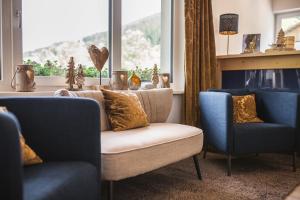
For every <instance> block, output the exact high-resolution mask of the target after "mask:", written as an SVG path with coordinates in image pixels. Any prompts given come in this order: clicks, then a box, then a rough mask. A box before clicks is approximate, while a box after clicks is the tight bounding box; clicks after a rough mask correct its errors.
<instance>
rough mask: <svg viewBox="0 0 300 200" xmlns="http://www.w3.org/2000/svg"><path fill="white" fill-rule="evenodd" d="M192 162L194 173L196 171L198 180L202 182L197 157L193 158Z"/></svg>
mask: <svg viewBox="0 0 300 200" xmlns="http://www.w3.org/2000/svg"><path fill="white" fill-rule="evenodd" d="M193 160H194V164H195V168H196V171H197V176H198V179H199V180H202V175H201V171H200V166H199V161H198V157H197V155H194V156H193Z"/></svg>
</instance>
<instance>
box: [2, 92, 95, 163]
mask: <svg viewBox="0 0 300 200" xmlns="http://www.w3.org/2000/svg"><path fill="white" fill-rule="evenodd" d="M0 105H1V106H6V107H7V109H8V110H9V111H11V112H12V113H14V114H15V115H16V116H17V118H18V120H19V122H20V125H21V128H22V134H23V136H24V138H25V139H26V143H28V144H29V146H30V147H31V148H32V149H33V150H35V151H36V152H37V154H38V155H39V156H40V157H41V158H42V159H43V160H44V161H46V162H47V161H86V162H89V163H91V164H93V165H95V166H96V167H97V168H99V162H100V161H99V157H100V128H99V126H100V125H99V115H100V114H99V105H98V104H97V103H96V102H95V101H93V100H90V99H82V98H76V99H74V98H65V97H45V98H43V97H26V98H24V97H19V98H18V97H15V98H0Z"/></svg>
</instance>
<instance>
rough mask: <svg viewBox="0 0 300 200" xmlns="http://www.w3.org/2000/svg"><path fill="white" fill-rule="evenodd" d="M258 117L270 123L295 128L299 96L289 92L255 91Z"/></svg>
mask: <svg viewBox="0 0 300 200" xmlns="http://www.w3.org/2000/svg"><path fill="white" fill-rule="evenodd" d="M255 94H256V104H257V112H258V115H259V117H261V118H262V119H263V120H264V121H266V122H270V123H278V124H286V125H289V126H291V127H293V128H296V127H297V124H298V123H297V122H298V120H299V108H298V105H299V95H298V94H296V93H290V92H276V91H275V92H272V91H256V92H255Z"/></svg>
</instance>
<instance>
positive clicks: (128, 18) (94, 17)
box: [14, 0, 173, 85]
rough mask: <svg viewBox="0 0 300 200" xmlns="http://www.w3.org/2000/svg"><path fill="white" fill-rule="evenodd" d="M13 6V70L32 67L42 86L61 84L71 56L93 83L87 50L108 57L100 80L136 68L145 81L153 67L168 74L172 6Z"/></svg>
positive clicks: (61, 0) (159, 1) (151, 0)
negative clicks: (102, 50) (96, 49)
mask: <svg viewBox="0 0 300 200" xmlns="http://www.w3.org/2000/svg"><path fill="white" fill-rule="evenodd" d="M14 1H15V2H17V3H16V4H21V6H22V12H20V13H21V17H19V18H18V20H14V23H18V24H19V23H20V24H21V26H20V27H21V28H18V29H16V30H15V32H17V34H15V35H16V36H17V37H16V40H15V43H16V44H15V47H16V52H17V53H16V55H14V62H15V64H14V65H16V64H18V63H20V62H22V61H23V62H24V63H25V64H32V65H33V66H34V70H35V74H36V76H38V79H39V80H41V83H42V84H43V85H49V84H50V85H62V84H63V83H64V78H63V77H64V76H65V71H66V67H67V65H68V61H69V58H70V57H71V56H73V57H74V60H75V63H76V65H78V64H81V65H83V67H84V72H85V75H86V76H87V77H91V78H96V77H99V73H98V72H97V70H96V68H94V65H93V63H92V62H91V60H90V57H89V54H88V51H87V47H88V46H89V45H91V44H95V45H96V46H98V47H103V46H105V47H107V48H108V49H109V51H110V58H109V62H107V63H106V66H105V69H104V70H102V78H109V77H110V74H111V73H110V72H111V71H112V70H124V69H126V70H128V71H129V74H130V73H131V72H132V70H136V66H138V70H137V72H138V74H139V75H140V76H141V78H142V79H143V80H144V81H149V80H150V79H151V73H152V67H153V66H154V64H157V65H158V68H159V70H160V72H161V73H171V74H172V65H173V50H172V45H173V43H172V41H173V31H172V30H173V0H76V1H73V0H43V1H40V0H14ZM21 6H20V7H21ZM15 27H16V25H15ZM43 77H47V78H43ZM49 77H51V78H49ZM171 78H172V75H171ZM49 80H50V81H51V83H50V81H49ZM87 80H89V81H91V82H89V83H91V84H95V83H98V81H97V82H95V81H96V79H87ZM38 84H39V82H38Z"/></svg>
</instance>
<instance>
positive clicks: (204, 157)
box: [203, 145, 207, 159]
mask: <svg viewBox="0 0 300 200" xmlns="http://www.w3.org/2000/svg"><path fill="white" fill-rule="evenodd" d="M206 154H207V146H206V145H204V151H203V159H206Z"/></svg>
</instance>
